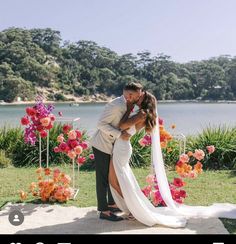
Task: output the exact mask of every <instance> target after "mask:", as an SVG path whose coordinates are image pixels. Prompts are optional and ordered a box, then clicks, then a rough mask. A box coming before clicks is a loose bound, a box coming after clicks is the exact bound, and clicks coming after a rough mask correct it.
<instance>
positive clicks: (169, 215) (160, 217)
mask: <svg viewBox="0 0 236 244" xmlns="http://www.w3.org/2000/svg"><path fill="white" fill-rule="evenodd" d="M157 121H158V120H157ZM128 133H129V134H131V135H134V134H135V133H136V130H135V126H132V127H131V128H130V129H129V130H128ZM158 135H159V128H158V126H156V128H155V129H154V131H153V132H152V164H153V166H154V170H155V173H156V176H157V179H158V186H159V189H160V193H161V195H162V198H163V199H164V201H165V203H166V205H167V207H154V206H153V205H152V203H151V202H150V201H149V200H148V199H147V198H146V196H145V195H144V194H143V192H142V191H141V189H140V186H139V185H138V182H137V180H136V178H135V176H134V174H133V172H132V170H131V168H130V166H129V160H130V157H131V154H132V146H131V143H130V141H125V140H122V139H121V138H119V139H117V140H116V142H115V144H114V149H113V164H114V169H115V172H116V175H117V179H118V181H119V184H120V188H121V191H122V194H123V198H122V197H121V196H120V195H119V194H118V192H117V191H116V190H115V189H114V188H112V186H111V192H112V195H113V197H114V200H115V202H116V204H117V206H118V207H119V208H120V209H121V210H122V211H123V212H125V213H127V214H128V213H132V215H133V216H134V217H135V218H136V219H137V220H138V221H139V222H141V223H143V224H145V225H147V226H153V225H155V224H160V225H165V226H168V227H173V228H179V227H184V226H185V225H186V223H187V218H188V217H226V218H235V219H236V205H235V204H227V203H225V204H214V205H212V206H207V207H205V206H186V205H180V204H177V203H175V202H174V201H173V199H172V196H171V193H170V189H169V184H168V180H167V177H166V172H165V167H164V162H163V158H162V152H161V147H160V141H159V136H158Z"/></svg>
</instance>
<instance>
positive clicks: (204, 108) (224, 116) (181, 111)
mask: <svg viewBox="0 0 236 244" xmlns="http://www.w3.org/2000/svg"><path fill="white" fill-rule="evenodd" d="M26 106H27V105H7V106H6V105H2V106H0V127H1V126H3V125H5V124H6V125H10V126H17V125H19V124H20V118H21V117H22V116H23V115H24V114H25V108H26ZM104 106H105V104H80V105H79V106H70V105H69V104H56V105H55V110H54V114H55V115H56V116H58V112H62V113H63V117H65V118H78V117H79V118H80V122H79V126H80V127H82V128H85V129H87V130H88V132H89V134H92V133H93V131H94V130H95V128H96V123H97V121H98V119H99V116H100V114H101V113H102V111H103V108H104ZM158 111H159V116H160V117H161V118H163V119H164V123H165V126H166V128H167V129H168V128H169V127H170V126H171V125H172V124H175V125H176V129H175V132H176V133H179V132H180V133H184V134H185V135H188V134H196V133H198V132H201V131H202V129H203V128H205V127H206V126H209V125H211V126H218V125H222V124H227V125H229V126H235V125H236V104H227V103H225V104H221V103H220V104H216V103H202V104H199V103H160V104H159V105H158Z"/></svg>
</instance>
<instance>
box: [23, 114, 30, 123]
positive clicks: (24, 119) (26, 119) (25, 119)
mask: <svg viewBox="0 0 236 244" xmlns="http://www.w3.org/2000/svg"><path fill="white" fill-rule="evenodd" d="M29 123H30V122H29V119H28V117H27V116H24V117H23V118H22V119H21V124H22V125H28V124H29Z"/></svg>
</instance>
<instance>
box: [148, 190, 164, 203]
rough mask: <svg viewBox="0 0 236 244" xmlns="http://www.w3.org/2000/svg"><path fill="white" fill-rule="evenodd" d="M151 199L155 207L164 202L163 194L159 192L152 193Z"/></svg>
mask: <svg viewBox="0 0 236 244" xmlns="http://www.w3.org/2000/svg"><path fill="white" fill-rule="evenodd" d="M150 197H151V200H152V203H153V205H154V206H158V205H159V204H160V203H161V202H162V201H163V200H162V197H161V194H160V192H159V191H158V190H157V191H152V192H151V194H150Z"/></svg>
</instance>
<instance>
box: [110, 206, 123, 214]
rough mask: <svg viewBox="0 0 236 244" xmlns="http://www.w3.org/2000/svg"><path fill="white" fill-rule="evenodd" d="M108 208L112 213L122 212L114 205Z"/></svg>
mask: <svg viewBox="0 0 236 244" xmlns="http://www.w3.org/2000/svg"><path fill="white" fill-rule="evenodd" d="M108 210H110V211H111V212H112V213H117V212H122V211H121V210H120V209H119V208H114V207H108Z"/></svg>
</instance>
